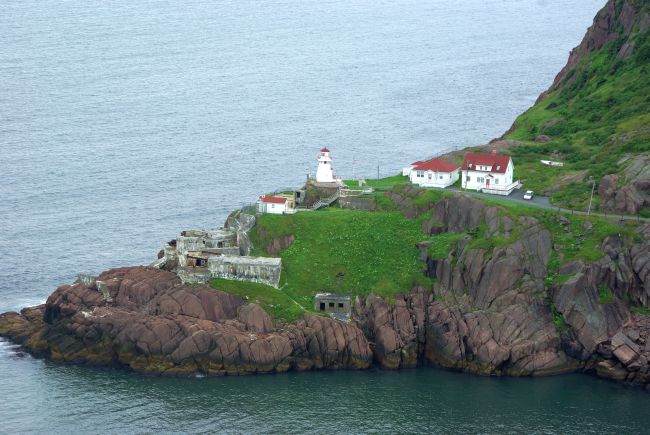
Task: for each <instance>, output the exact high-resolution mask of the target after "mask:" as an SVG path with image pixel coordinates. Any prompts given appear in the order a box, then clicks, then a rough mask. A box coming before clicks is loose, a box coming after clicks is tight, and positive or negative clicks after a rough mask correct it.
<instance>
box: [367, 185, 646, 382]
mask: <svg viewBox="0 0 650 435" xmlns="http://www.w3.org/2000/svg"><path fill="white" fill-rule="evenodd" d="M417 195H418V192H417V191H416V190H413V189H410V188H406V189H404V190H403V192H402V193H401V194H400V193H393V197H392V199H393V201H394V203H396V204H398V206H399V207H400V208H401V209H402V211H403V212H404V213H405V214H406V215H409V216H411V217H416V216H420V215H423V214H425V213H431V215H432V218H431V220H429V221H426V222H425V223H424V224H423V229H424V230H425V231H428V232H430V233H431V234H436V233H439V232H447V231H451V232H464V231H467V230H471V229H472V228H475V227H477V226H478V225H480V224H485V225H486V227H487V232H488V233H489V234H490V235H494V236H499V237H501V238H502V240H503V238H506V239H507V240H508V243H506V244H503V245H501V246H495V247H492V248H491V249H478V248H474V249H472V248H471V246H470V241H469V240H468V239H467V238H466V239H461V240H460V241H458V242H457V243H456V245H455V246H454V247H453V248H452V249H451V250H450V253H449V255H448V257H447V258H443V259H432V258H430V257H428V253H427V244H425V243H423V244H421V246H420V248H421V251H422V253H421V258H422V260H423V261H426V262H427V274H428V275H429V276H430V277H431V278H435V279H436V283H435V284H434V286H433V289H432V291H429V290H428V289H424V288H421V287H416V288H414V289H413V290H412V291H411V292H410V293H408V294H406V295H405V296H402V297H398V298H396V300H395V303H394V304H387V303H386V302H385V301H384V300H383V299H381V298H376V297H369V298H368V299H367V300H366V303H365V305H364V304H361V303H360V302H359V303H357V304H356V305H355V312H356V315H357V317H358V319H359V320H360V323H361V324H362V325H363V329H364V331H366V334H367V336H368V337H369V339H370V340H371V342H372V343H374V359H375V362H376V363H378V364H379V365H381V366H382V367H385V368H398V367H411V366H414V365H419V364H427V363H431V364H435V365H439V366H443V367H449V368H455V369H460V370H465V371H470V372H474V373H482V374H499V375H545V374H554V373H561V372H566V371H573V370H586V371H593V372H595V373H597V374H598V375H600V376H604V377H608V378H612V379H617V380H624V381H626V382H630V383H636V384H641V385H647V384H648V383H649V382H650V378H649V377H648V373H649V371H650V365H649V364H648V360H649V357H650V355H648V353H647V352H648V351H649V350H650V344H646V343H647V341H646V337H648V333H649V332H650V329H648V326H649V325H650V321H649V318H648V317H647V316H642V315H639V314H635V313H631V312H630V310H629V309H628V308H627V307H628V304H632V305H637V306H646V307H647V302H648V298H649V296H650V293H649V292H648V286H649V284H648V280H649V279H650V258H649V255H650V254H649V253H650V225H649V224H646V225H643V226H640V227H639V234H640V236H641V240H643V241H642V242H640V243H636V244H634V245H632V246H626V245H625V243H624V242H623V240H621V239H620V238H619V237H608V238H607V239H605V240H604V241H603V242H602V244H601V246H600V250H601V251H602V252H603V253H604V255H603V257H602V258H601V259H600V260H598V261H597V262H594V263H591V264H584V263H583V262H580V261H576V262H572V263H568V264H566V265H564V266H563V267H562V269H561V270H560V273H561V274H562V275H566V276H567V279H566V281H564V282H563V283H562V284H553V285H550V286H549V284H548V283H547V282H546V281H545V279H546V278H547V263H548V261H549V258H550V255H551V251H552V243H551V235H550V233H549V232H548V230H546V229H545V228H544V227H543V226H542V225H541V224H540V223H539V222H538V221H537V220H536V219H534V218H532V217H522V218H519V220H518V221H517V222H513V219H512V218H510V217H508V216H504V215H502V214H501V213H499V210H498V208H497V207H491V206H487V205H485V204H483V203H481V202H480V201H477V200H474V199H472V198H469V197H466V196H463V195H455V196H453V197H449V198H444V199H442V200H441V201H439V202H438V203H437V204H435V205H431V206H429V207H428V208H427V207H422V206H418V205H416V204H419V203H420V202H418V201H414V200H413V199H414V198H415V197H416V196H417ZM515 228H516V229H518V233H517V236H516V237H511V236H512V234H513V231H515ZM602 286H607V288H609V289H610V290H611V292H612V298H611V301H610V302H607V303H602V301H600V300H599V292H600V289H601V287H602ZM624 301H627V302H624ZM558 318H561V319H562V322H566V324H565V325H563V326H562V327H558V326H556V324H555V323H554V319H555V320H557V319H558ZM621 334H623V335H625V336H626V337H628V339H629V340H631V341H632V342H633V344H634V345H632V343H630V342H629V340H624V339H623V335H621Z"/></svg>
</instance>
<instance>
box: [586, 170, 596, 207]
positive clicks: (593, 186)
mask: <svg viewBox="0 0 650 435" xmlns="http://www.w3.org/2000/svg"><path fill="white" fill-rule="evenodd" d="M589 178H590V180H591V196H590V197H589V208H588V209H587V216H589V215H590V214H591V201H593V199H594V188H595V187H596V180H594V177H589Z"/></svg>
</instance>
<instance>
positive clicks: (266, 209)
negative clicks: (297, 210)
mask: <svg viewBox="0 0 650 435" xmlns="http://www.w3.org/2000/svg"><path fill="white" fill-rule="evenodd" d="M287 201H288V200H287V198H285V197H283V196H260V199H259V201H257V209H258V211H259V212H260V213H271V214H284V213H285V212H286V211H287Z"/></svg>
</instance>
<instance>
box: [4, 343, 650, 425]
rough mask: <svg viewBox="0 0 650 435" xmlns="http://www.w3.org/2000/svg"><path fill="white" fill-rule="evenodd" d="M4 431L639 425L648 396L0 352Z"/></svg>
mask: <svg viewBox="0 0 650 435" xmlns="http://www.w3.org/2000/svg"><path fill="white" fill-rule="evenodd" d="M10 351H11V349H9V346H8V345H7V344H6V343H3V344H2V345H1V346H0V353H1V355H0V356H2V357H1V358H0V379H1V380H2V381H3V382H4V381H6V379H3V377H4V376H3V374H6V373H12V375H13V376H14V377H15V378H14V379H12V381H11V382H12V383H20V384H21V385H22V389H21V390H19V391H13V392H12V394H11V395H6V394H3V403H2V406H1V407H0V421H1V422H2V425H1V426H0V433H11V434H14V433H21V432H32V433H34V432H36V433H62V434H64V433H102V434H103V433H115V434H120V433H187V432H190V433H306V432H312V433H322V434H330V433H342V434H344V433H560V434H582V433H610V434H622V433H630V434H635V433H645V432H647V431H648V416H649V411H650V394H648V393H645V392H643V391H640V390H637V389H633V388H630V387H625V386H622V385H619V384H615V383H613V382H609V381H605V380H601V379H598V378H595V377H592V376H588V375H584V374H572V375H564V376H557V377H549V378H521V379H516V378H497V377H480V376H474V375H468V374H464V373H458V372H452V371H447V370H442V369H436V368H420V369H413V370H402V371H382V370H377V369H373V370H369V371H360V372H357V371H325V372H308V373H287V374H281V375H252V376H240V377H223V378H193V379H166V378H158V377H143V376H139V375H135V374H131V373H126V372H121V371H115V370H98V369H90V368H84V367H75V366H54V365H51V364H48V363H44V362H42V361H37V360H34V359H32V358H31V357H27V356H19V355H16V354H15V352H14V353H12V355H13V357H9V358H7V353H8V352H10Z"/></svg>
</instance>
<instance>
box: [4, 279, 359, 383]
mask: <svg viewBox="0 0 650 435" xmlns="http://www.w3.org/2000/svg"><path fill="white" fill-rule="evenodd" d="M98 279H100V280H101V281H103V282H105V283H106V284H107V286H108V288H109V292H110V295H111V297H112V299H113V302H112V303H107V302H106V301H105V300H104V297H103V295H102V293H101V292H99V291H97V289H96V288H94V287H88V286H84V285H82V284H80V283H76V284H73V285H64V286H62V287H59V288H58V289H57V290H56V291H55V292H54V293H53V294H52V295H51V296H50V297H49V298H48V300H47V302H46V304H45V305H42V306H38V307H34V308H29V309H25V310H23V311H22V313H21V314H18V313H5V314H2V315H0V333H1V334H2V335H4V336H8V337H10V338H11V339H12V340H14V341H16V342H19V343H21V344H23V345H24V346H25V347H26V348H27V350H29V351H31V352H32V353H34V354H35V355H38V356H44V357H48V358H50V359H52V360H54V361H57V362H72V363H81V364H83V363H88V364H98V365H118V366H124V367H126V368H130V369H132V370H135V371H138V372H143V373H156V374H166V375H192V374H195V373H204V374H209V375H219V374H245V373H270V372H283V371H287V370H290V369H296V370H305V369H311V368H337V369H357V368H367V367H368V366H369V365H370V362H371V360H372V355H371V351H370V347H369V344H368V341H367V340H366V339H365V337H364V335H363V333H362V332H361V330H360V329H358V328H357V327H355V326H354V325H345V324H340V323H339V322H336V321H334V320H332V319H329V318H321V317H318V316H306V317H305V319H304V320H303V321H301V322H298V323H296V324H293V325H290V326H289V327H288V328H286V329H284V330H281V331H279V330H276V329H274V326H273V322H272V321H271V318H270V317H269V315H268V314H267V313H266V312H265V311H264V310H263V309H262V308H261V307H259V306H258V305H255V304H246V303H244V301H243V300H242V299H241V298H240V297H238V296H234V295H231V294H228V293H224V292H221V291H215V290H213V289H211V288H209V287H206V286H188V285H183V284H181V282H180V280H179V279H178V277H177V276H176V275H175V274H173V273H170V272H167V271H163V270H158V269H153V268H145V267H134V268H123V269H113V270H110V271H108V272H105V273H103V274H101V275H100V276H99V277H98Z"/></svg>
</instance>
